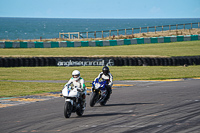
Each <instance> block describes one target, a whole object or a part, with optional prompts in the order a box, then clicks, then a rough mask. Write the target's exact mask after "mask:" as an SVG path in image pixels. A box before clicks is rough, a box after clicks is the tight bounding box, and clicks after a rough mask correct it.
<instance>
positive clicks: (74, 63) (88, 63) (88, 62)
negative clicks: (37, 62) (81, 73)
mask: <svg viewBox="0 0 200 133" xmlns="http://www.w3.org/2000/svg"><path fill="white" fill-rule="evenodd" d="M105 65H106V66H114V61H113V60H112V59H109V60H107V61H105V60H103V59H96V60H81V61H80V60H68V61H58V62H57V66H105Z"/></svg>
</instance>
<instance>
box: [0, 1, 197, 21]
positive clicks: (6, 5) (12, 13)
mask: <svg viewBox="0 0 200 133" xmlns="http://www.w3.org/2000/svg"><path fill="white" fill-rule="evenodd" d="M0 17H29V18H200V0H0Z"/></svg>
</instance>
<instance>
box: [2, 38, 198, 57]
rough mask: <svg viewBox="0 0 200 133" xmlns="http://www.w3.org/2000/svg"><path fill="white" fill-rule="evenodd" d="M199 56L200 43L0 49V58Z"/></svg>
mask: <svg viewBox="0 0 200 133" xmlns="http://www.w3.org/2000/svg"><path fill="white" fill-rule="evenodd" d="M195 55H200V41H186V42H174V43H157V44H138V45H123V46H114V47H75V48H20V49H17V48H14V49H11V48H9V49H0V57H38V56H41V57H58V56H62V57H66V56H68V57H69V56H97V57H100V56H143V57H144V56H147V57H171V56H195Z"/></svg>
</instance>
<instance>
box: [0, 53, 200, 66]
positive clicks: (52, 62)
mask: <svg viewBox="0 0 200 133" xmlns="http://www.w3.org/2000/svg"><path fill="white" fill-rule="evenodd" d="M104 65H109V66H183V65H200V56H183V57H171V58H150V57H103V58H98V57H32V58H24V57H23V58H11V57H4V58H0V67H36V66H104Z"/></svg>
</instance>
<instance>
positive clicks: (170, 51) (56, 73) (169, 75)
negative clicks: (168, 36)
mask: <svg viewBox="0 0 200 133" xmlns="http://www.w3.org/2000/svg"><path fill="white" fill-rule="evenodd" d="M195 55H200V41H189V42H175V43H163V44H142V45H141V44H140V45H125V46H113V47H78V48H43V49H38V48H32V49H0V57H10V56H14V57H20V56H24V57H32V56H34V57H38V56H55V57H57V56H97V57H98V56H148V57H160V56H161V57H171V56H195ZM101 68H102V67H100V66H95V67H94V66H87V67H13V68H12V67H11V68H0V97H12V96H24V95H32V94H37V93H44V92H54V91H60V90H61V89H62V87H63V85H64V84H62V83H40V82H36V83H33V82H12V81H8V80H66V81H67V80H68V79H69V78H70V77H71V72H72V71H73V70H75V69H78V70H80V72H81V76H82V77H83V78H84V79H85V80H86V81H92V80H93V79H94V78H95V77H96V76H97V75H98V74H99V72H101ZM110 70H111V73H112V74H113V76H114V80H157V79H177V78H195V77H200V66H196V65H194V66H189V67H183V66H122V67H117V66H112V67H110ZM86 85H87V86H90V84H89V82H87V83H86Z"/></svg>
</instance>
